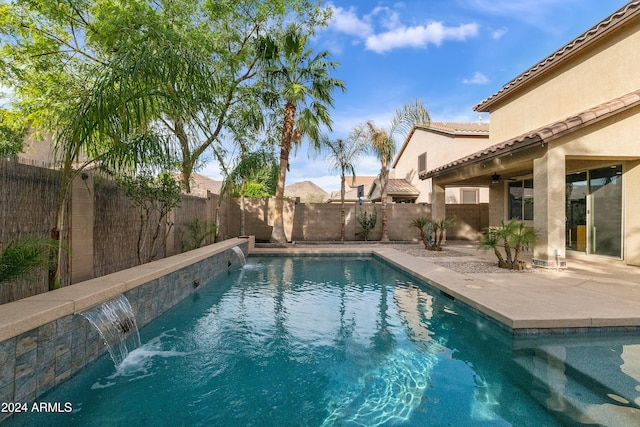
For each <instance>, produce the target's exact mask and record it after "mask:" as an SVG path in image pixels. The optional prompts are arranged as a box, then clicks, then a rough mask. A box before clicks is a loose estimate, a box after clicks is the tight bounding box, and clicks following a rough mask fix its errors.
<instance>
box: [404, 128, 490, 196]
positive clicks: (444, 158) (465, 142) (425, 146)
mask: <svg viewBox="0 0 640 427" xmlns="http://www.w3.org/2000/svg"><path fill="white" fill-rule="evenodd" d="M488 145H489V138H488V137H487V136H463V135H460V136H458V135H447V134H443V133H440V132H430V131H426V130H424V129H420V128H417V129H415V131H414V132H413V134H412V135H411V139H410V140H409V141H408V142H407V144H406V146H405V147H404V151H403V152H402V154H401V156H400V157H398V159H397V160H396V163H395V167H394V169H393V171H392V177H393V178H396V179H406V180H407V181H408V182H409V183H410V184H411V185H413V186H414V187H416V188H417V189H418V190H419V191H420V195H419V196H418V198H417V199H416V203H431V202H432V198H431V194H432V191H433V190H432V183H431V179H426V180H421V179H420V178H418V156H420V155H421V154H423V153H425V152H426V153H427V165H426V168H427V170H431V169H434V168H436V167H438V166H442V165H444V164H447V163H449V162H451V161H453V160H455V159H459V158H461V157H464V156H466V155H468V154H471V153H474V152H476V151H478V150H481V149H482V148H485V147H487V146H488ZM465 188H467V187H465ZM473 188H476V187H473ZM461 190H462V188H461V187H449V188H447V189H446V191H445V198H446V201H447V203H462V195H461ZM478 202H479V203H488V202H489V189H488V188H479V199H478Z"/></svg>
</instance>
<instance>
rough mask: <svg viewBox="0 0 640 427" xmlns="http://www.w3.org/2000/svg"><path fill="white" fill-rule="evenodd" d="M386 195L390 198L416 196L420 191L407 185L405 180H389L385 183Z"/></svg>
mask: <svg viewBox="0 0 640 427" xmlns="http://www.w3.org/2000/svg"><path fill="white" fill-rule="evenodd" d="M387 194H389V195H390V196H396V195H408V196H417V195H419V194H420V191H418V189H417V188H416V187H414V186H413V185H411V184H409V182H408V181H407V180H406V179H390V180H389V182H387Z"/></svg>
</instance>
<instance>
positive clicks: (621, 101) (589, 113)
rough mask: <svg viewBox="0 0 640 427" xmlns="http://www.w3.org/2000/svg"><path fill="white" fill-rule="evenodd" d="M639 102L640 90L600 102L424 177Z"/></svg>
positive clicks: (537, 140) (424, 176)
mask: <svg viewBox="0 0 640 427" xmlns="http://www.w3.org/2000/svg"><path fill="white" fill-rule="evenodd" d="M637 105H640V90H636V91H634V92H631V93H628V94H626V95H624V96H621V97H619V98H615V99H613V100H611V101H608V102H605V103H603V104H600V105H597V106H595V107H593V108H590V109H588V110H585V111H583V112H581V113H579V114H577V115H575V116H571V117H569V118H567V119H565V120H561V121H558V122H555V123H552V124H549V125H547V126H543V127H541V128H538V129H536V130H534V131H532V132H528V133H525V134H522V135H519V136H517V137H515V138H512V139H509V140H507V141H504V142H501V143H499V144H495V145H492V146H490V147H487V148H485V149H483V150H480V151H476V152H475V153H473V154H470V155H468V156H466V157H463V158H461V159H458V160H455V161H453V162H450V163H447V164H446V165H442V166H440V167H438V168H436V169H433V170H430V171H427V172H426V173H422V174H420V179H428V178H432V177H434V176H438V175H439V174H440V173H442V172H444V171H450V170H454V169H458V168H461V167H463V166H466V165H469V164H473V163H477V162H481V161H484V160H487V159H490V158H493V157H500V156H503V155H505V154H508V153H510V152H514V151H518V150H522V149H524V148H527V147H529V146H531V145H534V144H538V143H541V142H548V141H550V140H553V139H555V138H558V137H560V136H562V135H564V134H566V133H569V132H573V131H574V130H577V129H578V128H581V127H583V126H587V125H590V124H592V123H595V122H597V121H599V120H602V119H604V118H606V117H609V116H611V115H613V114H616V113H619V112H621V111H624V110H626V109H629V108H632V107H635V106H637Z"/></svg>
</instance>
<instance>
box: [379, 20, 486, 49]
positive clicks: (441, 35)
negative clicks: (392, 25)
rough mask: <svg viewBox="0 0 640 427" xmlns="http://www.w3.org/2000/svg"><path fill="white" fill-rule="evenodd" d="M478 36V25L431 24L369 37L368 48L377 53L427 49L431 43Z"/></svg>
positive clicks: (438, 44)
mask: <svg viewBox="0 0 640 427" xmlns="http://www.w3.org/2000/svg"><path fill="white" fill-rule="evenodd" d="M477 34H478V25H477V24H476V23H471V24H461V25H459V26H457V27H447V26H445V25H444V24H443V23H442V22H431V23H429V24H427V25H426V26H424V25H418V26H414V27H406V26H402V27H398V28H396V29H393V30H390V31H387V32H384V33H380V34H374V35H371V36H369V37H367V41H366V47H367V49H369V50H372V51H374V52H377V53H384V52H386V51H389V50H392V49H396V48H403V47H425V46H427V45H428V44H429V43H431V44H434V45H436V46H440V45H441V44H442V42H443V41H444V40H458V41H463V40H466V39H467V38H469V37H474V36H476V35H477Z"/></svg>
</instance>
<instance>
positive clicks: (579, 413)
mask: <svg viewBox="0 0 640 427" xmlns="http://www.w3.org/2000/svg"><path fill="white" fill-rule="evenodd" d="M583 350H584V349H581V351H580V354H581V355H582V356H584V355H585V354H586V353H589V352H588V351H587V352H584V351H583ZM570 353H571V350H568V349H566V348H563V347H556V346H549V347H538V348H535V349H526V350H525V349H520V350H518V351H517V354H516V355H515V357H514V360H515V362H516V363H517V364H518V365H520V366H521V367H522V368H523V370H524V371H525V372H526V373H528V374H529V375H530V378H529V380H530V384H532V386H531V387H530V388H529V390H530V393H531V395H532V396H533V397H534V398H536V399H537V400H538V401H539V402H540V403H541V404H542V405H544V406H545V407H546V408H548V409H549V410H550V411H552V412H555V413H557V414H558V415H559V416H560V417H561V418H565V420H564V421H565V422H569V421H570V422H573V423H577V424H579V423H583V424H597V425H606V426H624V427H626V426H630V425H638V424H639V423H640V407H639V406H638V404H637V403H636V402H640V399H638V397H637V396H638V391H636V392H635V397H634V396H632V394H633V393H624V394H626V395H627V396H628V397H625V396H624V394H621V393H620V389H621V388H620V386H619V384H616V379H615V375H611V370H610V365H609V364H607V363H604V362H603V360H602V359H600V358H597V357H596V358H593V359H591V360H588V359H584V358H582V357H575V355H573V356H574V357H572V355H571V354H570ZM581 361H582V362H585V363H586V364H585V363H580V362H581ZM603 368H605V369H603ZM607 369H608V371H609V374H610V375H609V376H608V377H607ZM596 372H597V374H595V373H596ZM618 380H619V378H618ZM638 390H640V388H639V389H638ZM634 400H636V401H635V402H634Z"/></svg>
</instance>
